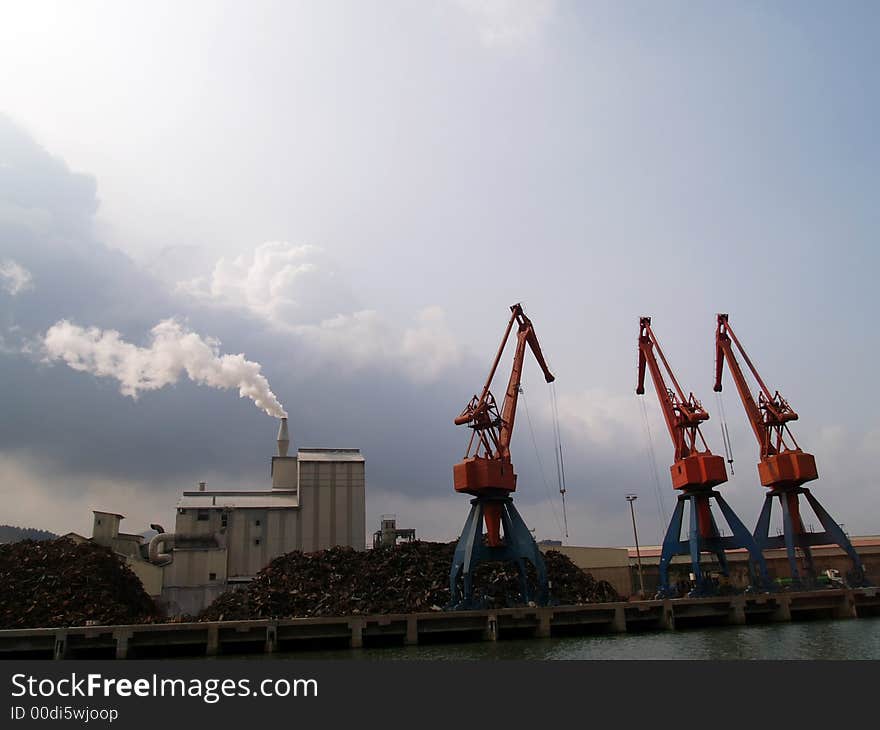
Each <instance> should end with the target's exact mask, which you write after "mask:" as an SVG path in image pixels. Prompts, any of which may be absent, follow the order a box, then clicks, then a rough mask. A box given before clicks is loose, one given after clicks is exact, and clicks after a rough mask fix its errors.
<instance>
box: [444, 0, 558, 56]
mask: <svg viewBox="0 0 880 730" xmlns="http://www.w3.org/2000/svg"><path fill="white" fill-rule="evenodd" d="M456 2H457V4H458V5H459V6H460V7H461V8H463V9H464V10H465V11H466V12H467V13H468V14H469V15H470V16H471V17H472V18H473V19H474V21H475V22H476V24H477V27H478V30H479V34H480V39H481V41H482V42H483V44H484V45H486V46H489V47H506V48H510V47H515V46H521V45H524V44H527V43H531V42H532V41H534V40H535V39H536V38H537V37H538V36H539V35H540V34H541V32H542V31H543V29H544V27H545V26H546V25H547V23H548V22H549V21H550V19H551V18H552V17H553V15H554V13H555V12H556V1H555V0H456Z"/></svg>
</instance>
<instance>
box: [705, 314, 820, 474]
mask: <svg viewBox="0 0 880 730" xmlns="http://www.w3.org/2000/svg"><path fill="white" fill-rule="evenodd" d="M734 348H735V349H734ZM737 351H738V352H739V354H740V355H741V357H742V359H743V361H744V362H745V363H746V365H747V366H748V368H749V371H750V372H751V373H752V376H753V377H754V378H755V381H756V382H757V383H758V399H757V401H756V400H755V398H754V396H753V395H752V391H751V387H750V386H749V383H748V381H747V380H746V377H745V373H744V372H743V369H742V367H741V366H740V364H739V361H738V359H737V357H736V352H737ZM725 362H726V363H727V366H728V369H729V370H730V374H731V377H732V378H733V382H734V384H735V385H736V390H737V392H738V393H739V397H740V400H741V401H742V404H743V408H744V409H745V412H746V417H747V418H748V421H749V425H750V426H751V427H752V432H753V433H754V434H755V438H756V439H757V441H758V447H759V450H760V461H759V463H758V474H759V476H760V478H761V484H763V485H764V486H765V487H771V488H775V487H787V486H799V485H801V484H803V483H805V482H808V481H812V480H813V479H817V478H818V476H819V474H818V471H817V469H816V459H815V457H814V456H813V455H812V454H808V453H806V452H804V451H802V450H801V448H800V447H799V446H798V444H797V441H795V438H794V435H793V434H792V433H791V430H790V429H789V427H788V423H789V422H790V421H796V420H797V419H798V414H797V413H796V412H795V411H794V409H793V408H792V407H791V406H790V405H789V404H788V401H786V400H785V398H783V397H782V395H780V393H779V391H778V390H777V391H775V392H773V393H771V392H770V389H769V388H768V387H767V385H766V383H765V382H764V380H763V379H762V378H761V376H760V374H759V373H758V370H757V368H756V367H755V365H754V363H753V362H752V360H751V358H750V357H749V356H748V353H746V351H745V348H744V347H743V346H742V343H740V341H739V339H738V338H737V336H736V333H735V332H734V331H733V328H731V326H730V323H729V321H728V316H727V315H726V314H719V315H718V318H717V323H716V328H715V392H721V390H722V382H721V378H722V375H723V372H724V363H725Z"/></svg>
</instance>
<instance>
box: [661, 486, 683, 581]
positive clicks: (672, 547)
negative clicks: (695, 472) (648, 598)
mask: <svg viewBox="0 0 880 730" xmlns="http://www.w3.org/2000/svg"><path fill="white" fill-rule="evenodd" d="M683 516H684V498H683V497H679V498H678V500H677V501H676V503H675V510H674V511H673V513H672V519H671V520H669V527H667V528H666V537H664V538H663V549H662V550H661V552H660V586H659V591H658V593H659V594H660V595H662V596H668V595H669V594H670V593H671V591H670V588H669V563H670V562H671V561H672V557H673V556H674V555H678V552H679V545H680V544H681V520H682V517H683Z"/></svg>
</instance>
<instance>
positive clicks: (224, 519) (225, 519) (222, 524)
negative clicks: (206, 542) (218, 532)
mask: <svg viewBox="0 0 880 730" xmlns="http://www.w3.org/2000/svg"><path fill="white" fill-rule="evenodd" d="M227 522H229V515H228V514H227V513H226V512H224V513H223V514H221V515H220V527H226V523H227Z"/></svg>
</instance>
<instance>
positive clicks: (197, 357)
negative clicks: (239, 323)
mask: <svg viewBox="0 0 880 730" xmlns="http://www.w3.org/2000/svg"><path fill="white" fill-rule="evenodd" d="M150 336H151V338H152V340H151V342H150V346H149V347H138V346H137V345H133V344H131V343H129V342H125V341H124V340H123V339H122V337H121V336H120V334H119V332H117V331H116V330H101V329H98V328H97V327H90V328H88V329H84V328H82V327H79V326H77V325H75V324H71V323H70V322H68V321H67V320H61V321H59V322H57V323H56V324H54V325H52V327H50V328H49V330H48V331H47V332H46V335H45V337H44V340H43V344H44V347H45V352H46V358H47V359H48V360H50V361H51V360H63V361H64V362H65V363H66V364H67V365H68V366H69V367H71V368H72V369H74V370H78V371H80V372H88V373H92V374H93V375H97V376H98V377H112V378H115V379H116V380H118V381H119V384H120V388H119V389H120V392H121V393H122V394H123V395H127V396H131V397H132V398H137V396H138V394H139V393H140V392H141V391H148V390H158V389H159V388H164V387H165V386H166V385H170V384H172V383H176V382H177V380H178V379H179V378H180V376H181V374H183V373H186V375H187V376H188V377H189V379H190V380H192V381H193V382H195V383H198V384H199V385H208V386H210V387H212V388H221V389H224V390H225V389H228V388H238V394H239V396H240V397H242V398H245V397H247V398H250V399H251V400H252V401H253V402H254V404H255V405H256V406H257V407H258V408H260V409H261V410H263V411H265V412H266V413H267V414H269V415H270V416H273V417H276V418H280V417H282V416H286V415H287V413H286V412H285V411H284V408H283V407H282V406H281V404H280V403H279V402H278V399H277V398H276V397H275V394H274V393H273V392H272V390H271V389H270V388H269V381H268V380H266V378H265V377H264V376H263V375H262V374H261V372H260V370H261V366H260V364H259V363H257V362H252V361H250V360H246V359H245V357H244V355H242V354H238V355H222V356H221V355H220V354H219V346H220V343H219V341H217V340H215V339H213V338H207V339H204V338H202V337H201V336H199V335H197V334H196V333H195V332H189V331H187V330H185V329H184V328H183V326H182V325H181V324H180V323H179V322H176V321H175V320H173V319H166V320H163V321H161V322H159V324H157V325H156V326H155V327H153V329H152V330H151V331H150Z"/></svg>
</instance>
